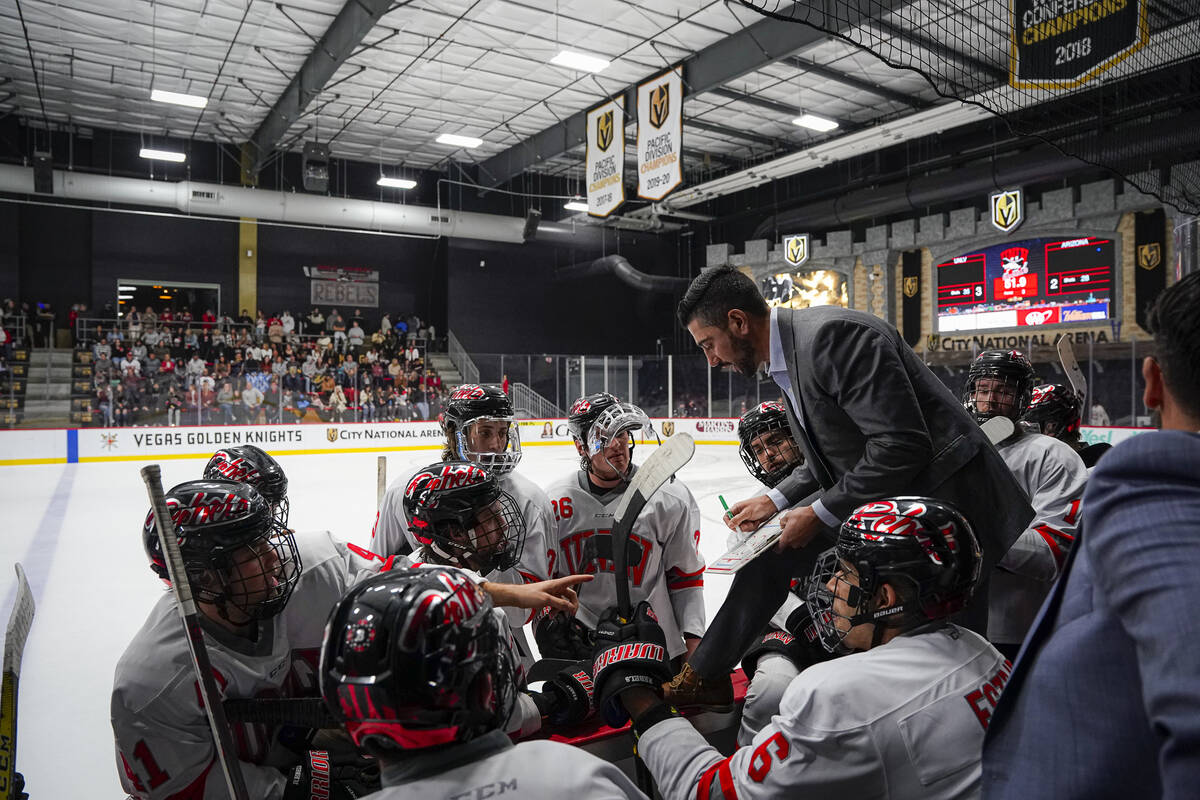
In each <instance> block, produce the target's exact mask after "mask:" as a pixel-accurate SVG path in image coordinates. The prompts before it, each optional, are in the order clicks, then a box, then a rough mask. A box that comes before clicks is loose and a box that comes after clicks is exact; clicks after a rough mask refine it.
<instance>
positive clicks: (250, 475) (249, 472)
mask: <svg viewBox="0 0 1200 800" xmlns="http://www.w3.org/2000/svg"><path fill="white" fill-rule="evenodd" d="M209 468H210V469H212V470H214V471H216V473H217V474H219V475H220V476H221V477H222V478H224V479H225V480H229V481H238V482H239V483H249V484H255V483H257V482H258V479H259V478H260V477H261V476H260V475H259V474H258V469H256V468H255V466H254V465H253V464H251V463H250V462H249V461H247V460H246V459H244V458H233V459H231V458H230V457H229V453H227V452H226V451H224V450H218V451H217V452H215V453H213V457H212V463H211V464H209Z"/></svg>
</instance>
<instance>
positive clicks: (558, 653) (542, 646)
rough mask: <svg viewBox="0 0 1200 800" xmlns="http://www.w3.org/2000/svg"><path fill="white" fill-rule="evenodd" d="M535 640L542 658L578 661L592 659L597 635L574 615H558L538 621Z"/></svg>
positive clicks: (534, 629)
mask: <svg viewBox="0 0 1200 800" xmlns="http://www.w3.org/2000/svg"><path fill="white" fill-rule="evenodd" d="M533 639H534V641H535V642H537V646H538V652H539V653H541V654H542V658H562V659H566V660H568V661H576V660H578V659H581V658H589V659H590V658H591V656H592V643H593V642H594V641H595V635H594V634H593V633H592V631H590V630H589V629H588V627H587V626H586V625H584V624H583V623H582V622H580V621H579V620H578V619H576V618H575V617H574V616H573V615H571V614H561V613H556V614H550V615H548V616H545V617H542V618H541V619H540V620H538V622H537V624H536V625H535V626H534V628H533Z"/></svg>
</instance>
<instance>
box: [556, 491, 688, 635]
mask: <svg viewBox="0 0 1200 800" xmlns="http://www.w3.org/2000/svg"><path fill="white" fill-rule="evenodd" d="M546 494H547V495H549V496H550V505H551V506H552V507H553V508H554V510H555V515H556V519H557V525H556V536H555V539H556V541H557V543H558V546H557V548H556V549H555V550H554V551H553V552H552V554H551V557H550V572H551V574H554V575H572V574H576V573H582V574H595V575H596V580H594V581H592V582H591V583H585V584H582V585H581V586H579V587H578V589H579V612H578V614H577V616H578V618H579V620H580V622H583V623H584V624H586V625H588V626H589V627H595V625H596V622H597V621H598V619H599V617H600V615H601V614H603V613H604V612H605V611H607V610H608V609H609V608H612V607H613V606H615V605H616V604H617V586H616V581H615V580H614V577H615V564H614V562H613V558H612V537H611V533H612V527H613V524H614V519H613V512H614V511H615V510H616V507H617V504H618V503H619V502H620V500H621V495H622V491H621V490H619V489H618V490H614V491H611V492H605V493H604V494H602V495H595V494H593V493H592V491H591V489H590V488H589V487H588V479H587V474H586V473H585V472H583V471H582V470H579V471H576V472H572V473H571V474H569V475H567V476H566V477H564V478H562V479H561V480H558V481H555V482H554V483H552V484H551V485H550V486H547V487H546ZM699 544H700V508H699V506H697V505H696V499H695V498H694V497H692V493H691V492H690V491H689V490H688V488H687V487H686V486H684V485H683V482H682V481H679V480H672V481H668V482H667V483H665V484H663V486H662V488H660V489H659V490H658V491H656V492H655V493H654V494H652V495H650V499H649V500H648V501H647V502H646V507H645V508H644V509H643V510H642V513H641V514H639V515H638V518H637V520H636V521H635V522H634V524H633V530H632V531H630V534H629V564H628V570H627V573H628V575H629V597H630V600H631V601H632V602H633V603H635V604H636V603H638V602H641V601H642V600H646V601H647V602H649V603H650V607H651V608H653V609H654V613H655V614H656V615H657V616H658V621H659V624H660V625H662V628H663V632H664V633H665V634H666V638H667V652H668V653H669V655H670V657H671V658H674V657H676V656H678V655H681V654H682V653H684V652H685V650H686V648H685V647H684V643H683V634H684V633H689V634H693V635H695V636H702V635H703V634H704V630H705V627H706V625H705V615H704V559H703V558H701V556H700V551H699Z"/></svg>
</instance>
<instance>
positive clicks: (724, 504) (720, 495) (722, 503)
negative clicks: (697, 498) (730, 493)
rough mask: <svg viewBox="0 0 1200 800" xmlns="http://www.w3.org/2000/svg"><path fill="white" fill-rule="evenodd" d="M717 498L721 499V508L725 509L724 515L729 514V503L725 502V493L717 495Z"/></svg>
mask: <svg viewBox="0 0 1200 800" xmlns="http://www.w3.org/2000/svg"><path fill="white" fill-rule="evenodd" d="M717 499H718V500H720V501H721V508H723V509H725V516H727V517H728V516H729V504H728V503H726V502H725V495H722V494H719V495H717Z"/></svg>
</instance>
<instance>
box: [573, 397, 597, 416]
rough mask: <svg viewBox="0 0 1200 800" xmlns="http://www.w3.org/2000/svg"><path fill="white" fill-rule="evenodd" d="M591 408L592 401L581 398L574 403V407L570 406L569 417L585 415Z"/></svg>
mask: <svg viewBox="0 0 1200 800" xmlns="http://www.w3.org/2000/svg"><path fill="white" fill-rule="evenodd" d="M591 407H592V401H591V400H588V399H587V398H585V397H581V398H579V399H578V400H576V401H575V405H573V406H571V416H575V415H576V414H586V413H587V412H588V410H589V409H591Z"/></svg>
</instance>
